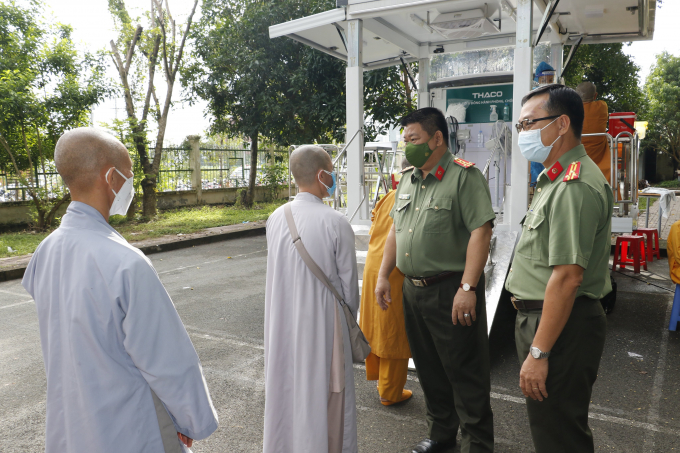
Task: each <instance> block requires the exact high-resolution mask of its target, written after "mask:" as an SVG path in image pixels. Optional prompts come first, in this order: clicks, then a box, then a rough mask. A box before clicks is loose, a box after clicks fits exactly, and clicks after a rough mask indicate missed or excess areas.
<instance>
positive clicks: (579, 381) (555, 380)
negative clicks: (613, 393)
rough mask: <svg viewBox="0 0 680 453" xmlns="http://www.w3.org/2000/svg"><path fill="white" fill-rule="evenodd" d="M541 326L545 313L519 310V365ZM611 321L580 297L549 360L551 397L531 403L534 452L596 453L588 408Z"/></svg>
mask: <svg viewBox="0 0 680 453" xmlns="http://www.w3.org/2000/svg"><path fill="white" fill-rule="evenodd" d="M540 321H541V310H519V311H518V312H517V320H516V322H515V343H516V345H517V355H518V357H519V362H520V364H523V363H524V360H525V359H526V358H527V355H528V354H529V348H530V347H531V343H532V342H533V340H534V335H535V334H536V330H537V329H538V324H539V322H540ZM606 330H607V318H606V316H605V314H604V311H603V309H602V305H601V304H600V301H599V300H594V299H588V298H578V299H576V301H575V302H574V308H573V309H572V312H571V315H570V316H569V320H568V321H567V324H566V325H565V326H564V329H563V330H562V333H561V334H560V336H559V337H558V338H557V342H555V345H554V346H553V348H552V351H551V352H550V357H549V358H548V378H547V380H546V383H545V385H546V389H547V390H548V398H544V399H543V401H534V400H532V399H531V398H527V399H526V401H527V412H528V413H529V424H530V427H531V437H532V438H533V441H534V447H535V448H536V453H573V452H579V453H588V452H593V451H594V448H595V447H594V445H593V435H592V433H591V431H590V428H589V427H588V406H589V405H590V397H591V394H592V391H593V384H594V383H595V379H596V378H597V370H598V368H599V367H600V357H602V351H603V349H604V340H605V334H606Z"/></svg>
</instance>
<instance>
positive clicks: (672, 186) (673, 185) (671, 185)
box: [653, 179, 680, 189]
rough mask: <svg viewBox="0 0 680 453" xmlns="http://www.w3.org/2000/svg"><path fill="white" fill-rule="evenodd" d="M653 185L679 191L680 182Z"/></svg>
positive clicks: (671, 181) (670, 181) (675, 180)
mask: <svg viewBox="0 0 680 453" xmlns="http://www.w3.org/2000/svg"><path fill="white" fill-rule="evenodd" d="M653 185H654V186H657V187H663V188H664V189H679V188H680V181H678V180H677V179H671V180H669V181H661V182H660V183H658V184H653Z"/></svg>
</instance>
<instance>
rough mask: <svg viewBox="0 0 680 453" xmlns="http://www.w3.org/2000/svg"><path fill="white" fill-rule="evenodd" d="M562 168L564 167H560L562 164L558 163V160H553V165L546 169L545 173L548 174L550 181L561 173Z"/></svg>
mask: <svg viewBox="0 0 680 453" xmlns="http://www.w3.org/2000/svg"><path fill="white" fill-rule="evenodd" d="M562 170H564V168H562V165H560V163H559V162H555V165H553V166H552V167H550V168H549V169H547V170H546V174H547V175H548V178H549V179H550V181H551V182H552V181H554V180H555V179H557V177H558V176H559V175H560V174H561V173H562Z"/></svg>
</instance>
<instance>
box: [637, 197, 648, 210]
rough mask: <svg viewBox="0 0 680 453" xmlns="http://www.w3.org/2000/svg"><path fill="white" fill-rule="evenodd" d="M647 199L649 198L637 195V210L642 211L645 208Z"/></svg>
mask: <svg viewBox="0 0 680 453" xmlns="http://www.w3.org/2000/svg"><path fill="white" fill-rule="evenodd" d="M648 199H649V198H647V197H639V198H638V210H639V211H640V212H642V211H644V210H645V209H647V200H648Z"/></svg>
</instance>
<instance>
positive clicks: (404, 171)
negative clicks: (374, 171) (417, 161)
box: [399, 166, 416, 175]
mask: <svg viewBox="0 0 680 453" xmlns="http://www.w3.org/2000/svg"><path fill="white" fill-rule="evenodd" d="M414 168H416V167H414V166H410V167H406V168H404V169H403V170H402V171H400V172H399V173H401V174H402V175H403V174H404V173H406V172H407V171H409V170H413V169H414Z"/></svg>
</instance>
